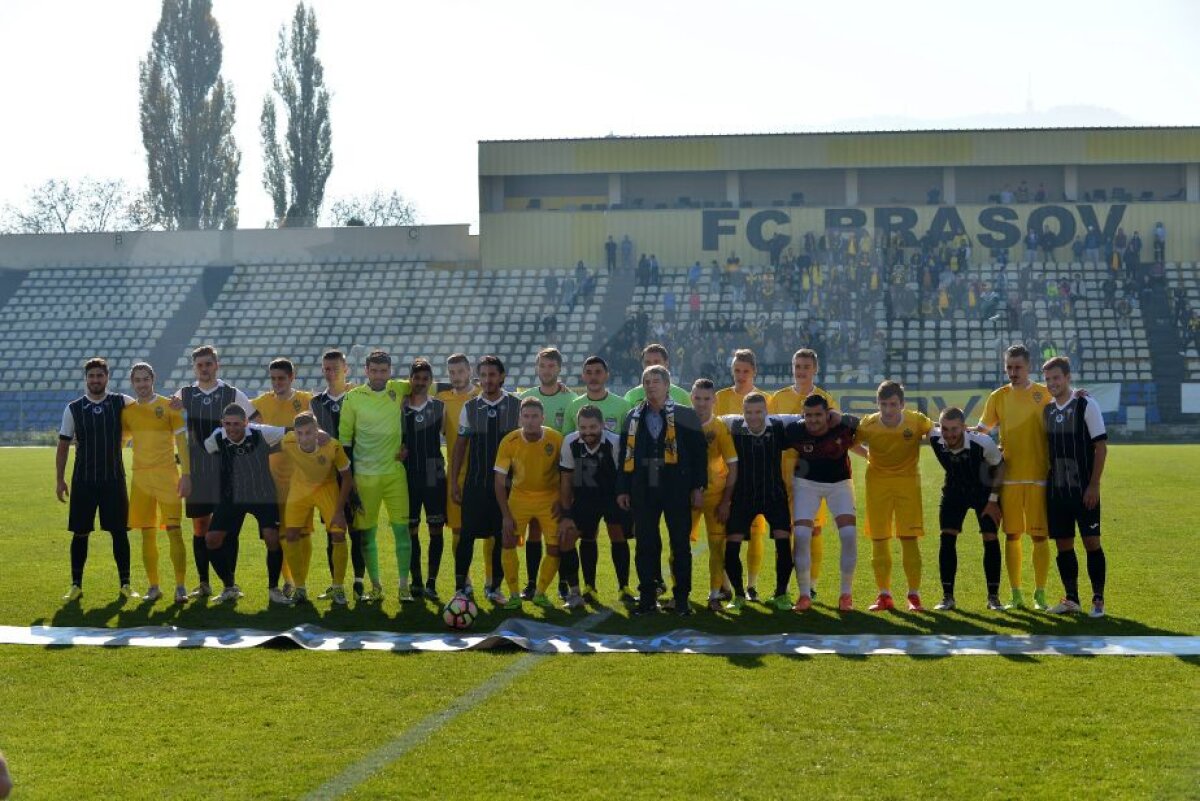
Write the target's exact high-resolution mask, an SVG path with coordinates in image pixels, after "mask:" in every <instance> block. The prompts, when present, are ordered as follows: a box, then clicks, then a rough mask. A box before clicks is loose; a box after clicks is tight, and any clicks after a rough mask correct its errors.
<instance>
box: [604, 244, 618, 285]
mask: <svg viewBox="0 0 1200 801" xmlns="http://www.w3.org/2000/svg"><path fill="white" fill-rule="evenodd" d="M604 266H605V268H606V269H607V270H608V274H609V275H612V274H613V272H614V271H615V270H616V269H617V243H616V242H614V241H613V238H612V234H609V236H608V239H607V240H606V241H605V243H604Z"/></svg>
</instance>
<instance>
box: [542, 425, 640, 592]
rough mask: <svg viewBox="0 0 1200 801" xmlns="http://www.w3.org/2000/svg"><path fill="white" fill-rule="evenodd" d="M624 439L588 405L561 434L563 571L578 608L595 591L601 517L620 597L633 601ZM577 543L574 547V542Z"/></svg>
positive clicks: (564, 578) (561, 565) (560, 530)
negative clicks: (622, 487)
mask: <svg viewBox="0 0 1200 801" xmlns="http://www.w3.org/2000/svg"><path fill="white" fill-rule="evenodd" d="M620 449H621V440H620V438H619V437H618V436H617V435H616V434H614V433H613V432H612V431H609V430H608V429H607V428H605V427H604V412H602V411H601V410H600V407H598V406H593V405H592V404H590V403H589V404H585V405H584V406H583V407H581V408H580V409H579V412H578V413H577V415H576V417H575V430H574V431H572V432H571V433H570V434H568V435H567V436H566V438H565V439H563V446H562V454H561V457H560V459H559V463H558V464H559V469H560V470H561V471H562V484H561V488H560V491H559V504H560V506H561V507H562V514H561V516H560V518H559V524H558V528H559V545H558V552H559V557H560V559H561V561H560V562H559V568H558V569H559V573H560V575H561V576H562V577H563V580H564V581H565V582H566V583H567V587H568V594H567V599H566V602H567V607H568V608H570V609H575V608H578V607H579V606H581V605H582V604H583V596H584V595H594V594H595V592H596V566H597V563H598V562H599V546H598V544H597V541H596V539H597V535H598V533H599V531H600V521H601V520H603V521H604V523H605V526H606V527H607V530H608V538H609V541H610V544H611V546H612V557H613V566H614V567H615V568H616V573H617V584H618V588H619V591H620V594H621V598H622V599H626V600H628V601H633V600H635V596H634V594H633V592H632V591H631V590H630V589H629V564H630V559H629V543H628V541H626V539H625V533H626V532H627V531H628V530H629V513H628V512H626V511H625V510H623V509H621V507H619V506H618V505H617V473H618V471H619V470H620V465H619V464H618V462H617V454H618V453H619V451H620ZM576 542H578V543H579V548H578V550H576V548H575V543H576ZM581 565H582V567H583V591H582V592H580V587H579V575H578V574H579V568H580V566H581Z"/></svg>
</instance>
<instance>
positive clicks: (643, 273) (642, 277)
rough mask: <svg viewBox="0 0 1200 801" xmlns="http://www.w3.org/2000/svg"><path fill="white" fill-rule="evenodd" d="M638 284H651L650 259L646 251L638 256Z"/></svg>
mask: <svg viewBox="0 0 1200 801" xmlns="http://www.w3.org/2000/svg"><path fill="white" fill-rule="evenodd" d="M637 285H638V286H650V259H649V258H648V257H647V256H646V254H645V253H643V254H642V255H641V256H640V257H639V258H638V264H637Z"/></svg>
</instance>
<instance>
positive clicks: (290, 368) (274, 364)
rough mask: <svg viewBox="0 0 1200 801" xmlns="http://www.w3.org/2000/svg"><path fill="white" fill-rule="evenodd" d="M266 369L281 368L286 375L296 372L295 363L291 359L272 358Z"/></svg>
mask: <svg viewBox="0 0 1200 801" xmlns="http://www.w3.org/2000/svg"><path fill="white" fill-rule="evenodd" d="M267 369H268V370H282V371H284V372H285V373H287V374H288V375H295V374H296V365H294V364H292V360H291V359H283V358H279V359H272V360H271V364H270V365H269V366H268V367H267Z"/></svg>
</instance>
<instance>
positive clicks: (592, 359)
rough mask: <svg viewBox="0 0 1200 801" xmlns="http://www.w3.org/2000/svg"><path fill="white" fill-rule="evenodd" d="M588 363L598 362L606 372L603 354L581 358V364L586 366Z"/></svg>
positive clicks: (606, 365)
mask: <svg viewBox="0 0 1200 801" xmlns="http://www.w3.org/2000/svg"><path fill="white" fill-rule="evenodd" d="M589 364H598V365H600V366H601V367H603V368H604V372H606V373H607V372H608V362H606V361H604V357H603V356H594V355H593V356H588V357H587V358H586V359H584V360H583V366H584V367H587V366H588V365H589Z"/></svg>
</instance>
